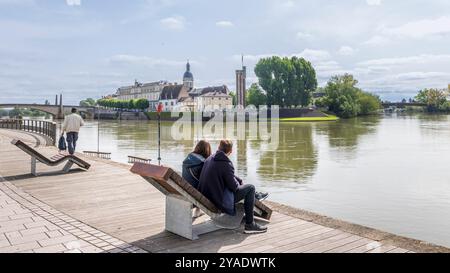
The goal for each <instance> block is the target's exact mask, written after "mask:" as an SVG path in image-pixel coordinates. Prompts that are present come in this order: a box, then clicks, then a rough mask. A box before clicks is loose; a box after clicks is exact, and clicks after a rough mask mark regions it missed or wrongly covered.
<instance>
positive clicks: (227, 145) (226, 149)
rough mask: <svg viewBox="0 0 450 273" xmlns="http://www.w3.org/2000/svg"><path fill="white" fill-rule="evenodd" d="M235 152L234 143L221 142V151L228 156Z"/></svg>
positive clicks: (228, 141)
mask: <svg viewBox="0 0 450 273" xmlns="http://www.w3.org/2000/svg"><path fill="white" fill-rule="evenodd" d="M232 150H233V142H231V141H230V140H222V141H220V145H219V151H222V152H224V153H226V154H228V153H230V152H231V151H232Z"/></svg>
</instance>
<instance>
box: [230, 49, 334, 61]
mask: <svg viewBox="0 0 450 273" xmlns="http://www.w3.org/2000/svg"><path fill="white" fill-rule="evenodd" d="M272 56H279V57H289V58H291V57H294V56H296V57H302V58H305V59H306V60H308V61H311V62H318V61H325V60H328V59H330V57H331V54H330V53H329V52H328V51H326V50H317V49H305V50H303V51H302V52H300V53H295V54H276V53H273V54H259V55H245V56H244V58H245V60H247V61H251V62H257V61H259V60H260V59H262V58H269V57H272ZM233 59H234V60H238V61H239V62H240V60H241V55H234V56H233Z"/></svg>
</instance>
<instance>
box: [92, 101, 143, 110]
mask: <svg viewBox="0 0 450 273" xmlns="http://www.w3.org/2000/svg"><path fill="white" fill-rule="evenodd" d="M97 104H98V105H100V106H103V107H108V108H114V109H128V110H134V109H139V110H142V111H143V110H145V109H147V108H149V107H150V103H149V101H148V100H146V99H136V100H117V99H99V100H98V101H97Z"/></svg>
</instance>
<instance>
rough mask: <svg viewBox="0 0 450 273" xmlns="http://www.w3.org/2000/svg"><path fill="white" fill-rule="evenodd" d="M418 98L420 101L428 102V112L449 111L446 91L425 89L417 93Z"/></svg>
mask: <svg viewBox="0 0 450 273" xmlns="http://www.w3.org/2000/svg"><path fill="white" fill-rule="evenodd" d="M416 100H417V101H418V102H420V103H426V104H427V110H428V112H440V111H448V106H449V105H448V102H447V98H446V95H445V93H444V91H440V90H438V89H424V90H421V91H420V92H419V93H418V94H417V96H416Z"/></svg>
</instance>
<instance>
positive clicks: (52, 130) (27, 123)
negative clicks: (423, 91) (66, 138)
mask: <svg viewBox="0 0 450 273" xmlns="http://www.w3.org/2000/svg"><path fill="white" fill-rule="evenodd" d="M0 128H1V129H12V130H21V131H25V132H31V133H37V134H41V135H44V136H47V137H49V138H50V139H51V140H52V144H53V145H56V123H54V122H49V121H43V120H28V119H1V120H0Z"/></svg>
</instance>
